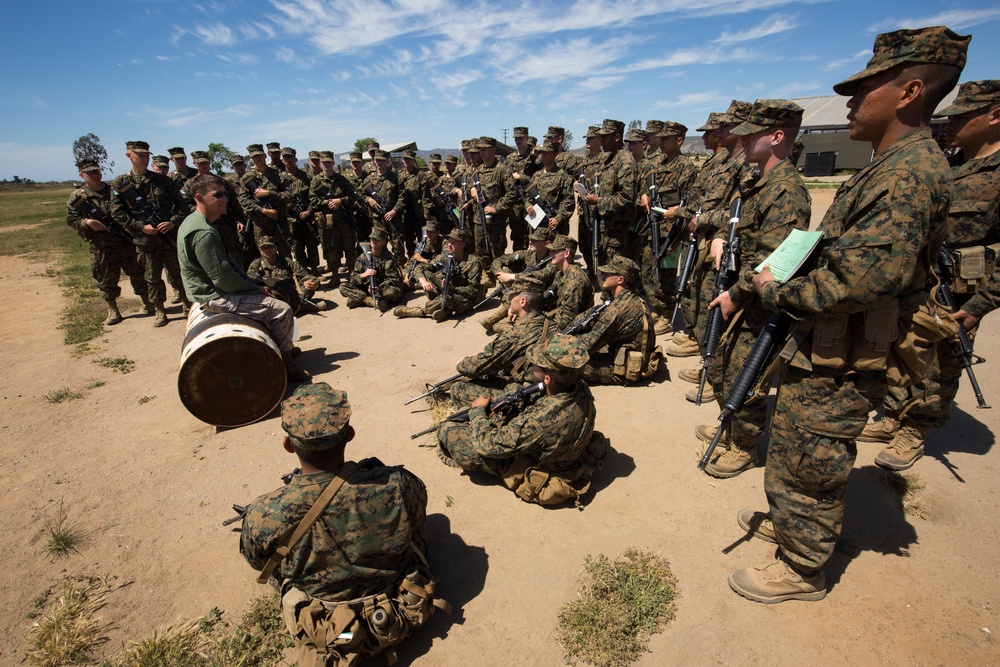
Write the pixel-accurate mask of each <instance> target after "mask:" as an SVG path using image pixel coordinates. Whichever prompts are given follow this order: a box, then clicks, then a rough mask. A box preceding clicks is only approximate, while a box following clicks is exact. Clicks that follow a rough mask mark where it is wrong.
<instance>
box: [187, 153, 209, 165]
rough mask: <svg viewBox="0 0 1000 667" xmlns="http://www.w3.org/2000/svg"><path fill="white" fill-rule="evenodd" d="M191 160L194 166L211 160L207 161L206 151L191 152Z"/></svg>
mask: <svg viewBox="0 0 1000 667" xmlns="http://www.w3.org/2000/svg"><path fill="white" fill-rule="evenodd" d="M191 160H192V161H193V162H194V163H195V164H201V163H203V162H211V160H209V159H208V153H207V152H206V151H191Z"/></svg>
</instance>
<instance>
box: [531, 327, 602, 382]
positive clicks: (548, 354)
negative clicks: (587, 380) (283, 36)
mask: <svg viewBox="0 0 1000 667" xmlns="http://www.w3.org/2000/svg"><path fill="white" fill-rule="evenodd" d="M527 356H528V361H530V362H531V363H533V364H534V365H536V366H539V367H541V368H546V369H548V370H552V371H556V372H557V373H572V374H578V373H582V372H583V367H584V366H586V365H587V362H588V361H590V354H589V353H588V352H587V348H586V346H585V345H584V344H583V342H582V341H581V339H579V338H576V337H574V336H567V335H566V334H561V333H553V334H549V336H548V338H546V339H545V342H543V343H539V344H538V345H535V346H534V347H533V348H531V350H529V351H528V355H527Z"/></svg>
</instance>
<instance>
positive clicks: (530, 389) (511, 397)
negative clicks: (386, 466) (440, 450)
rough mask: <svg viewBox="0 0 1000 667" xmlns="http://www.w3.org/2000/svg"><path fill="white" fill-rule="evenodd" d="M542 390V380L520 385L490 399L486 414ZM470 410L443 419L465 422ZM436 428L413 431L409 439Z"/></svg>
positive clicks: (543, 389) (513, 404) (500, 409)
mask: <svg viewBox="0 0 1000 667" xmlns="http://www.w3.org/2000/svg"><path fill="white" fill-rule="evenodd" d="M544 391H545V383H544V382H538V383H536V384H531V385H528V386H527V387H521V388H520V389H518V390H517V391H515V392H514V393H512V394H507V395H506V396H501V397H500V398H498V399H496V400H495V401H491V402H490V405H489V408H488V409H487V411H486V414H487V416H489V415H492V414H494V413H496V412H498V411H504V410H507V409H509V408H512V407H514V406H515V405H517V404H519V403H522V402H524V401H525V400H527V399H528V398H530V397H531V396H534V395H535V394H538V393H543V392H544ZM471 411H472V408H465V409H464V410H459V411H458V412H455V413H453V414H450V415H448V416H447V417H445V418H444V420H443V421H449V422H467V421H469V412H471ZM437 428H438V425H435V426H432V427H430V428H427V429H424V430H423V431H420V432H419V433H414V434H413V435H411V436H410V440H416V439H417V438H419V437H420V436H422V435H427V434H428V433H432V432H434V431H436V430H437Z"/></svg>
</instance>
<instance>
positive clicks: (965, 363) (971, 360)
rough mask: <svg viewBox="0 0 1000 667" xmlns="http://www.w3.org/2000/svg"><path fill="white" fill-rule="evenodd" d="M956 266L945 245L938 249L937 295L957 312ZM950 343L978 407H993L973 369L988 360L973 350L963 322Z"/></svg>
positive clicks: (950, 309)
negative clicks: (938, 278) (953, 289)
mask: <svg viewBox="0 0 1000 667" xmlns="http://www.w3.org/2000/svg"><path fill="white" fill-rule="evenodd" d="M954 266H955V260H954V258H952V256H951V253H949V252H948V250H947V249H946V248H945V247H944V246H941V249H940V250H938V260H937V268H938V274H939V275H940V277H941V284H940V285H938V289H937V296H938V297H939V299H940V300H941V303H942V304H944V306H945V307H946V308H947V309H948V310H949V311H950V312H952V313H957V312H958V311H959V307H958V304H957V303H955V295H954V294H953V293H952V291H951V281H952V280H953V278H954V275H953V269H954ZM950 344H951V350H952V354H954V355H955V357H956V358H957V359H958V360H959V362H961V364H962V368H964V369H965V374H966V375H968V376H969V383H970V384H971V385H972V391H973V392H974V393H975V395H976V407H978V408H980V409H986V408H990V407H992V406H990V404H989V403H987V402H986V398H985V397H983V391H982V390H981V389H980V388H979V381H978V380H977V379H976V372H975V371H973V370H972V366H973V365H975V364H981V363H983V362H984V361H986V360H985V359H983V358H982V357H980V356H979V355H977V354H976V353H975V352H973V349H972V339H971V338H969V332H968V330H966V328H965V325H964V324H962V323H961V322H958V340H955V339H952V340H951V343H950Z"/></svg>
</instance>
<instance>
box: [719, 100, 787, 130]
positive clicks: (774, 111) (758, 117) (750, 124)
mask: <svg viewBox="0 0 1000 667" xmlns="http://www.w3.org/2000/svg"><path fill="white" fill-rule="evenodd" d="M801 124H802V107H800V106H799V105H798V104H796V103H795V102H791V101H789V100H757V101H756V102H754V103H753V111H751V112H750V117H749V118H748V119H747V120H745V121H744V122H743V123H742V124H740V125H737V126H736V127H734V128H733V129H731V130H730V133H732V134H736V135H739V136H746V135H748V134H753V133H754V132H761V131H763V130H766V129H768V128H771V127H798V126H799V125H801Z"/></svg>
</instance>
